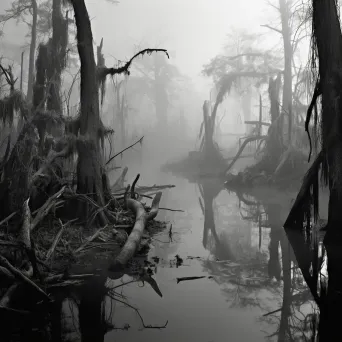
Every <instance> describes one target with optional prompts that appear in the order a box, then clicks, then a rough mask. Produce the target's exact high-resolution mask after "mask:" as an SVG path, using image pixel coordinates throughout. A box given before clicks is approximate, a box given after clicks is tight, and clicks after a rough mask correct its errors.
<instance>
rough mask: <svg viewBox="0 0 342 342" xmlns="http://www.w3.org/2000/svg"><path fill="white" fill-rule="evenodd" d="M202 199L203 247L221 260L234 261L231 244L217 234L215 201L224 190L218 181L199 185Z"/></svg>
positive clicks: (200, 201)
mask: <svg viewBox="0 0 342 342" xmlns="http://www.w3.org/2000/svg"><path fill="white" fill-rule="evenodd" d="M198 187H199V190H200V194H201V197H200V198H199V199H198V200H199V203H200V206H201V209H202V213H203V215H204V229H203V247H204V248H206V249H209V250H210V251H211V253H212V254H213V255H214V256H215V258H217V259H219V260H233V259H234V256H233V253H232V251H231V249H230V246H229V244H225V243H223V242H222V241H221V240H220V238H219V236H218V235H217V232H216V226H215V215H214V200H215V198H216V197H217V196H218V194H219V193H220V192H221V190H222V185H221V184H220V183H218V182H217V181H210V180H207V181H204V182H202V183H201V184H200V183H198Z"/></svg>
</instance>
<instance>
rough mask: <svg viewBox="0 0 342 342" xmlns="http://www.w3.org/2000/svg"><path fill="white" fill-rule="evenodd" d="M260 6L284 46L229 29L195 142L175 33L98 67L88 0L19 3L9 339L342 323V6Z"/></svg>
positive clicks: (8, 85)
mask: <svg viewBox="0 0 342 342" xmlns="http://www.w3.org/2000/svg"><path fill="white" fill-rule="evenodd" d="M103 1H105V0H103ZM115 5H118V6H120V4H117V2H116V1H114V3H113V4H112V6H113V8H115ZM271 7H272V8H273V9H275V11H276V12H277V17H278V19H279V23H278V24H279V25H278V26H273V25H268V24H265V25H261V27H262V29H263V30H268V31H270V32H273V33H274V34H276V35H279V36H280V38H281V49H280V50H275V49H271V48H266V47H265V48H264V47H263V46H264V45H263V44H261V43H260V36H258V35H257V34H254V33H253V34H251V33H249V32H247V31H234V30H232V32H231V33H230V34H229V35H228V43H227V45H226V46H225V48H224V53H223V54H220V55H217V56H216V57H214V58H213V59H211V60H210V61H209V63H207V64H205V65H204V66H203V70H202V73H203V75H204V76H205V77H206V78H207V79H210V80H211V81H212V83H213V85H212V89H211V91H210V96H209V98H207V99H206V100H204V101H203V99H201V100H198V101H199V103H197V108H198V109H199V110H198V113H197V116H198V118H199V121H200V122H199V123H200V125H199V127H198V130H197V127H195V128H194V127H191V128H192V129H193V130H194V131H196V130H197V131H196V138H191V137H190V136H189V133H188V132H189V126H194V125H189V123H190V120H189V119H188V118H187V112H186V109H184V108H185V104H184V103H185V100H184V98H186V97H187V96H190V93H191V91H188V90H186V87H190V86H189V85H190V83H191V82H190V81H189V79H188V78H187V76H186V75H184V74H183V73H182V72H181V71H180V70H179V69H178V67H177V66H176V65H175V64H173V60H172V54H170V55H169V52H168V51H167V50H166V49H162V48H150V47H147V48H143V49H139V50H138V51H136V52H134V53H133V54H132V55H133V57H132V58H131V59H128V60H127V62H118V63H117V64H115V65H114V66H113V67H108V66H106V65H108V61H106V59H107V57H106V59H105V53H104V50H105V48H106V43H107V42H106V41H105V40H104V39H103V38H102V39H101V40H100V43H99V44H96V43H94V37H93V31H92V25H91V20H90V16H89V13H88V9H87V2H86V1H85V0H68V1H62V0H44V1H36V0H32V1H31V0H14V1H12V2H11V6H10V8H9V9H7V10H6V11H5V13H4V14H2V15H1V17H0V21H1V22H2V23H6V22H7V21H10V20H13V19H16V20H18V21H22V22H24V23H26V24H27V25H28V38H29V48H28V51H29V53H28V55H27V56H25V54H24V52H22V53H21V65H20V67H19V68H16V67H15V66H14V65H12V64H10V63H8V62H7V59H6V50H4V51H1V55H2V58H0V132H1V136H0V138H1V139H0V206H1V210H0V246H1V251H0V317H1V322H2V329H1V332H0V339H1V340H4V341H27V340H30V341H31V340H32V341H33V340H34V341H83V342H84V341H89V342H90V341H92V342H93V341H107V340H108V341H111V340H113V339H116V340H118V341H138V340H139V341H155V340H158V341H163V342H169V341H170V342H171V341H172V342H173V341H175V340H176V341H177V340H178V341H189V340H194V339H195V337H196V338H197V340H198V341H201V342H202V341H203V342H208V341H223V340H227V336H229V340H231V338H233V337H234V338H235V340H234V341H264V340H270V341H340V340H341V339H342V332H341V329H340V327H339V322H340V318H341V315H340V314H339V312H340V311H341V310H340V306H341V299H340V293H341V284H342V279H341V275H340V274H342V273H341V269H340V268H341V266H340V265H342V260H341V248H340V246H341V244H342V240H341V236H342V233H341V231H340V224H341V225H342V218H340V217H339V216H340V215H339V207H340V202H341V198H342V194H341V189H342V173H341V172H342V171H341V170H342V168H341V158H340V155H341V154H342V152H341V151H342V140H341V137H340V135H341V131H342V126H341V123H340V121H341V120H340V116H341V113H340V112H341V108H340V105H342V104H341V103H340V102H341V100H340V91H341V90H340V88H341V82H340V79H339V78H340V72H339V70H340V68H341V65H340V64H341V63H342V62H341V61H342V56H340V54H341V51H342V32H341V25H340V20H339V6H338V3H337V1H336V0H310V1H306V2H304V3H301V4H300V5H299V4H298V3H297V2H296V1H291V0H275V1H274V2H273V3H272V4H271ZM308 26H310V27H311V28H310V30H309V31H310V32H309V35H311V45H310V49H309V50H310V63H311V65H309V64H308V65H307V66H303V64H302V59H301V57H300V56H299V55H300V53H299V50H300V47H301V44H302V43H301V42H302V41H303V40H305V39H306V37H307V36H308ZM1 34H2V35H6V34H7V33H6V30H5V29H4V31H3V32H1ZM94 45H95V46H94ZM166 45H167V44H166ZM26 64H27V65H28V67H27V68H25V65H26ZM26 69H27V70H26ZM70 70H72V71H73V72H74V73H73V74H72V73H71V71H70ZM26 72H27V84H26V85H25V86H24V85H23V79H24V76H23V75H24V74H25V73H26ZM185 84H186V86H184V85H185ZM309 97H310V98H311V101H307V100H308V98H309ZM233 98H234V99H235V100H236V99H237V101H238V102H239V106H238V107H239V109H241V112H242V113H243V120H242V121H241V123H242V126H243V127H244V134H240V133H235V132H233V129H232V130H230V132H231V133H229V134H228V135H229V139H230V143H229V144H228V143H227V144H225V143H224V139H223V135H224V134H227V133H224V132H227V131H226V130H225V129H224V128H225V127H224V119H225V116H231V117H232V116H233V113H232V112H230V111H229V110H230V109H229V105H228V111H227V108H226V107H227V103H230V102H229V100H231V99H233ZM200 101H202V102H200ZM227 101H228V102H227ZM253 103H255V104H257V105H256V106H255V107H253V106H252V104H253ZM231 108H233V106H231ZM253 108H255V109H256V110H253ZM151 109H152V111H153V112H154V113H155V118H154V121H153V120H152V117H151V116H147V117H143V118H141V117H140V123H139V116H138V114H139V112H142V113H143V115H146V113H148V112H149V111H151ZM223 112H224V113H223ZM175 113H177V114H175ZM175 117H176V119H175ZM312 119H313V120H312ZM146 122H148V124H146ZM144 124H145V125H144ZM169 133H170V134H169ZM171 133H172V134H173V135H172V134H171ZM235 137H237V138H235ZM146 141H147V142H146ZM193 143H196V145H195V146H196V147H195V148H193V147H190V146H193ZM165 146H167V148H166V149H165ZM177 146H180V148H179V150H177ZM136 148H139V150H138V151H137V150H136ZM175 151H176V152H175ZM179 151H181V152H182V153H178V152H179ZM184 151H185V153H184ZM246 151H248V152H247V153H246ZM134 152H135V153H138V158H137V157H136V155H134ZM166 152H167V153H166ZM131 153H132V154H131ZM248 153H249V154H248ZM180 154H182V156H181V158H179V159H178V160H176V159H173V158H172V157H173V156H174V155H176V156H177V157H179V155H180ZM132 155H133V157H132V158H131V157H128V156H132ZM119 157H121V159H120V158H119ZM128 166H129V167H128ZM129 173H131V174H130V177H132V182H131V184H128V183H127V179H128V176H127V175H128V174H129ZM147 179H148V183H150V184H153V185H145V186H143V185H141V183H144V182H146V180H147ZM157 182H158V183H159V185H157V184H156V183H157ZM146 183H147V182H146ZM146 183H145V184H146ZM322 186H323V187H325V188H326V189H325V190H320V188H321V187H322ZM209 316H210V317H211V318H209ZM195 335H196V336H195Z"/></svg>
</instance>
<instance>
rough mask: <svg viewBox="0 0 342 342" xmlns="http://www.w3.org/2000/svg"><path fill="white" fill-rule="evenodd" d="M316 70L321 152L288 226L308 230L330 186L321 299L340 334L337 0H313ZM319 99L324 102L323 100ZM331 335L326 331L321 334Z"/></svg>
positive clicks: (314, 105) (341, 45)
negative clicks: (322, 193)
mask: <svg viewBox="0 0 342 342" xmlns="http://www.w3.org/2000/svg"><path fill="white" fill-rule="evenodd" d="M311 5H312V8H311V13H312V71H313V73H314V74H315V75H316V80H315V87H314V93H313V96H312V100H311V103H310V106H309V108H308V111H307V117H306V123H305V126H306V131H307V132H308V127H309V122H310V119H311V116H312V115H313V116H314V126H315V130H316V131H315V133H316V134H315V135H316V136H315V138H316V139H318V138H319V147H320V151H319V153H318V155H317V157H316V159H315V160H314V162H313V164H312V166H311V167H310V169H309V170H308V172H307V174H306V176H305V177H304V179H303V183H302V187H301V189H300V191H299V193H298V195H297V198H296V201H295V203H294V204H293V207H292V209H291V211H290V213H289V215H288V218H287V220H286V222H285V227H295V228H303V225H304V223H306V227H307V229H308V231H309V230H310V224H311V217H312V215H311V214H312V213H313V219H314V221H317V218H318V214H319V186H320V179H319V174H320V173H321V180H322V182H323V185H325V186H327V187H328V189H329V207H328V222H327V225H326V227H325V229H326V235H325V237H324V245H325V247H326V250H327V257H328V274H329V280H328V288H327V294H325V296H324V297H322V298H321V303H320V309H321V314H323V313H324V319H323V320H322V322H321V323H322V324H329V327H330V328H329V329H328V331H327V332H328V333H329V334H330V335H329V336H336V337H337V336H340V329H339V324H340V318H339V317H338V316H337V315H336V312H338V311H339V307H340V305H341V304H340V299H339V298H340V295H339V293H340V292H341V285H340V284H341V282H342V278H341V269H340V265H341V256H340V255H341V253H340V246H341V237H342V231H341V226H342V215H341V214H340V208H341V205H342V166H341V153H342V116H341V112H342V97H341V69H342V32H341V25H340V21H339V15H338V2H337V1H336V0H312V1H311ZM319 100H320V101H319ZM309 138H310V135H309ZM321 337H322V340H323V338H327V337H326V336H321Z"/></svg>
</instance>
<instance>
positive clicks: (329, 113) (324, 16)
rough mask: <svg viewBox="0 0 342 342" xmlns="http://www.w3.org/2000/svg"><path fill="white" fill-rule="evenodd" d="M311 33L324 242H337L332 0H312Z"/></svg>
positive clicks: (337, 66)
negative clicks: (325, 204) (325, 188)
mask: <svg viewBox="0 0 342 342" xmlns="http://www.w3.org/2000/svg"><path fill="white" fill-rule="evenodd" d="M313 34H314V36H315V38H316V44H317V51H318V58H319V79H320V88H321V92H322V150H323V151H324V153H325V160H326V161H327V168H326V167H324V166H323V169H325V171H326V172H328V178H329V190H330V196H329V210H328V229H327V234H326V236H325V242H326V243H336V244H338V243H341V241H342V230H341V226H342V215H341V210H340V208H341V207H342V168H341V156H342V136H341V132H342V116H341V115H342V99H341V86H340V84H341V76H340V71H339V70H341V69H342V35H341V27H340V22H339V18H338V10H337V5H336V1H335V0H313ZM332 104H333V105H332ZM326 169H327V170H326ZM329 240H330V241H329Z"/></svg>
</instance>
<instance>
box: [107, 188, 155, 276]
mask: <svg viewBox="0 0 342 342" xmlns="http://www.w3.org/2000/svg"><path fill="white" fill-rule="evenodd" d="M161 196H162V193H161V192H158V193H157V194H156V196H155V197H154V199H153V202H152V206H151V210H150V212H149V213H148V212H146V210H145V208H144V206H143V205H142V203H140V202H138V201H136V200H134V199H132V198H129V199H127V200H126V205H127V208H128V209H130V210H132V211H133V212H134V214H135V224H134V227H133V229H132V232H131V234H130V235H129V237H128V239H127V241H126V243H125V245H124V246H123V248H122V250H121V252H120V253H119V255H118V256H117V257H116V259H115V260H114V262H113V263H112V264H111V265H110V266H109V271H112V272H117V271H121V270H122V269H123V268H124V267H125V266H126V265H127V263H128V261H129V260H130V259H131V258H132V257H133V256H134V254H135V253H136V251H137V249H138V247H139V244H140V241H141V238H142V235H143V232H144V230H145V227H146V224H147V222H148V221H150V220H153V219H154V218H155V217H156V216H157V214H158V209H159V202H160V198H161Z"/></svg>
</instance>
